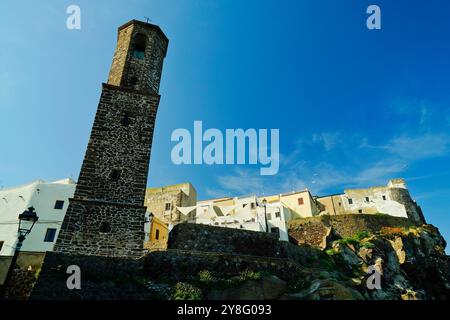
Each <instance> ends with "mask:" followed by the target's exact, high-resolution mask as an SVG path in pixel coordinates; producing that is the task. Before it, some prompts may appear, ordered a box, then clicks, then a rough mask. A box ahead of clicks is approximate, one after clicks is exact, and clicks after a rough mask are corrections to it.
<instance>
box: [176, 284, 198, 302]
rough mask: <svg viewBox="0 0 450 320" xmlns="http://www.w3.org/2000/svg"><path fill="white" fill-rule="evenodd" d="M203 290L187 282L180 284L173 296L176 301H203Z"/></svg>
mask: <svg viewBox="0 0 450 320" xmlns="http://www.w3.org/2000/svg"><path fill="white" fill-rule="evenodd" d="M202 297H203V294H202V290H200V289H199V288H197V287H194V286H193V285H191V284H189V283H185V282H178V283H177V284H176V285H175V290H174V292H173V294H172V298H173V299H174V300H201V299H202Z"/></svg>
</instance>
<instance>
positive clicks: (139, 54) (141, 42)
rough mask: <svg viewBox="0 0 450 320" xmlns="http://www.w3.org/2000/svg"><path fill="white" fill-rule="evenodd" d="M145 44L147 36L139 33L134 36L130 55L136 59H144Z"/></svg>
mask: <svg viewBox="0 0 450 320" xmlns="http://www.w3.org/2000/svg"><path fill="white" fill-rule="evenodd" d="M146 46H147V37H146V36H145V35H143V34H141V33H139V34H137V35H136V37H135V38H134V43H133V51H132V55H133V57H134V58H137V59H144V56H145V47H146Z"/></svg>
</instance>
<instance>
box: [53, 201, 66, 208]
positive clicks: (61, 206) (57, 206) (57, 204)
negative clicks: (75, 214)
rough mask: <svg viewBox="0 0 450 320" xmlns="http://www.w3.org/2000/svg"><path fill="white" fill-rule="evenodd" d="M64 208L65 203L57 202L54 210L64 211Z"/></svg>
mask: <svg viewBox="0 0 450 320" xmlns="http://www.w3.org/2000/svg"><path fill="white" fill-rule="evenodd" d="M63 208H64V201H62V200H56V202H55V207H54V208H53V209H56V210H62V209H63Z"/></svg>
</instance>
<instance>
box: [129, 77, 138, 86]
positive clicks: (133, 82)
mask: <svg viewBox="0 0 450 320" xmlns="http://www.w3.org/2000/svg"><path fill="white" fill-rule="evenodd" d="M137 83H138V79H137V78H136V77H131V78H130V86H135V85H137Z"/></svg>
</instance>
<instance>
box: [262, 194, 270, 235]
mask: <svg viewBox="0 0 450 320" xmlns="http://www.w3.org/2000/svg"><path fill="white" fill-rule="evenodd" d="M262 203H263V205H264V221H265V222H266V232H269V224H268V223H267V200H266V198H264V199H263V201H262Z"/></svg>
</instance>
